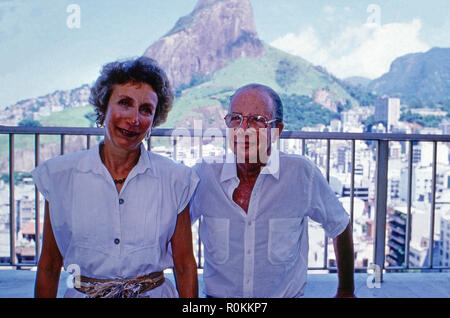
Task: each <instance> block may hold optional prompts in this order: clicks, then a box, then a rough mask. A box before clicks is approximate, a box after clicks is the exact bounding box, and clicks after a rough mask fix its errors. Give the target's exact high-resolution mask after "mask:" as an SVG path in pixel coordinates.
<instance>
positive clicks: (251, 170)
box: [236, 162, 264, 180]
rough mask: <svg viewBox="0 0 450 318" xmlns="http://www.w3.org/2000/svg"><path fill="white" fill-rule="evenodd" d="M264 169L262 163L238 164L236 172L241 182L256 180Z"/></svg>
mask: <svg viewBox="0 0 450 318" xmlns="http://www.w3.org/2000/svg"><path fill="white" fill-rule="evenodd" d="M263 167H264V164H262V163H259V162H258V163H248V162H245V163H237V164H236V171H237V176H238V178H239V180H256V179H257V178H258V176H259V174H260V172H261V169H262V168H263Z"/></svg>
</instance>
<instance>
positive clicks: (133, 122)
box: [128, 109, 139, 126]
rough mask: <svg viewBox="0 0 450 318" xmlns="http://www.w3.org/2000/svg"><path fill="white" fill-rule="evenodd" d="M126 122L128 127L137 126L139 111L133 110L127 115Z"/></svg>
mask: <svg viewBox="0 0 450 318" xmlns="http://www.w3.org/2000/svg"><path fill="white" fill-rule="evenodd" d="M128 122H129V123H130V125H133V126H136V125H138V124H139V111H137V110H134V109H133V110H132V111H131V112H130V114H129V117H128Z"/></svg>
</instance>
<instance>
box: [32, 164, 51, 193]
mask: <svg viewBox="0 0 450 318" xmlns="http://www.w3.org/2000/svg"><path fill="white" fill-rule="evenodd" d="M31 175H32V176H33V180H34V183H35V184H36V186H37V189H38V191H39V192H40V193H42V195H43V196H44V198H45V199H46V200H47V201H50V193H51V178H50V172H49V170H48V166H47V163H46V162H44V163H42V164H40V165H39V166H38V167H36V168H35V169H34V170H33V171H31Z"/></svg>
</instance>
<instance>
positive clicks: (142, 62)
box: [89, 56, 174, 127]
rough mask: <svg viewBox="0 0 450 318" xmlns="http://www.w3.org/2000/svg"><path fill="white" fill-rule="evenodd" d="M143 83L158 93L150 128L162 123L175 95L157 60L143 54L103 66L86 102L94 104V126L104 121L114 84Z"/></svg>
mask: <svg viewBox="0 0 450 318" xmlns="http://www.w3.org/2000/svg"><path fill="white" fill-rule="evenodd" d="M127 83H146V84H148V85H150V86H151V87H152V88H153V89H154V90H155V93H156V94H157V96H158V105H157V106H156V111H155V116H154V118H153V127H156V126H158V125H161V124H163V123H164V122H165V121H166V119H167V115H168V113H169V111H170V110H171V109H172V104H173V99H174V94H173V91H172V87H171V85H170V83H169V80H168V78H167V75H166V73H165V72H164V70H163V69H162V68H161V67H160V66H159V65H158V63H157V62H156V61H155V60H153V59H151V58H149V57H146V56H141V57H138V58H132V59H127V60H121V61H115V62H111V63H108V64H106V65H104V66H103V68H102V70H101V72H100V76H99V77H98V79H97V81H96V82H95V84H94V86H93V87H92V88H91V95H90V96H89V103H90V104H92V105H93V106H94V107H95V112H96V114H97V119H96V122H97V125H100V126H102V125H103V123H104V121H105V114H106V109H107V107H108V103H109V99H110V97H111V94H112V91H113V88H114V85H123V84H127Z"/></svg>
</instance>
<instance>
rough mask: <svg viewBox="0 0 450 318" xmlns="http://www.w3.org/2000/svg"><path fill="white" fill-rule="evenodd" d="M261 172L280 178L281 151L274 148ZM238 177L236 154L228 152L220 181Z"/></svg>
mask: <svg viewBox="0 0 450 318" xmlns="http://www.w3.org/2000/svg"><path fill="white" fill-rule="evenodd" d="M261 174H268V175H271V176H273V177H274V178H275V179H277V180H279V179H280V151H279V150H278V149H276V148H272V150H271V153H270V156H269V160H267V164H266V165H265V166H264V167H263V168H262V169H261ZM233 178H237V172H236V156H235V155H234V154H233V153H227V155H226V160H225V163H224V164H223V168H222V173H221V175H220V182H224V181H227V180H230V179H233Z"/></svg>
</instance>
